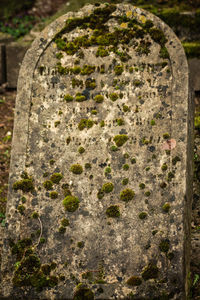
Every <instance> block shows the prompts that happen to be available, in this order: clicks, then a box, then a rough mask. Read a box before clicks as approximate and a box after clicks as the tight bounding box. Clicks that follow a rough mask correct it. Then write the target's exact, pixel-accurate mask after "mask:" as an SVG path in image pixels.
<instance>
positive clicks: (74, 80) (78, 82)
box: [72, 78, 83, 88]
mask: <svg viewBox="0 0 200 300" xmlns="http://www.w3.org/2000/svg"><path fill="white" fill-rule="evenodd" d="M72 87H73V88H75V87H81V88H82V87H83V80H79V79H77V78H72Z"/></svg>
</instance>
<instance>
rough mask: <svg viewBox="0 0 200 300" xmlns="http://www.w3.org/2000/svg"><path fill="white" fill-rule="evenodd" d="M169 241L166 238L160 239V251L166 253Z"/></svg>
mask: <svg viewBox="0 0 200 300" xmlns="http://www.w3.org/2000/svg"><path fill="white" fill-rule="evenodd" d="M169 245H170V242H169V240H168V239H165V240H162V241H161V242H160V244H159V249H160V251H161V252H165V253H167V252H168V251H169Z"/></svg>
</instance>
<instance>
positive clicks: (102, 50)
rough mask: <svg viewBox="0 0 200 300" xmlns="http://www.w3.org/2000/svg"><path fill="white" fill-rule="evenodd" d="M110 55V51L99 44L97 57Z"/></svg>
mask: <svg viewBox="0 0 200 300" xmlns="http://www.w3.org/2000/svg"><path fill="white" fill-rule="evenodd" d="M108 55H109V51H108V50H107V49H105V47H103V46H99V47H98V49H97V52H96V57H99V56H100V57H105V56H108Z"/></svg>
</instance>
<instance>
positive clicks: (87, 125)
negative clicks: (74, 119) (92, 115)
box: [78, 119, 94, 130]
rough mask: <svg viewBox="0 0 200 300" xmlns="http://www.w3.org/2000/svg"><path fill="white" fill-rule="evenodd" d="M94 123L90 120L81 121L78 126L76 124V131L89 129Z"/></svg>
mask: <svg viewBox="0 0 200 300" xmlns="http://www.w3.org/2000/svg"><path fill="white" fill-rule="evenodd" d="M93 124H94V121H92V120H90V119H82V120H81V121H80V122H79V124H78V129H79V130H83V129H85V128H87V129H89V128H91V127H92V126H93Z"/></svg>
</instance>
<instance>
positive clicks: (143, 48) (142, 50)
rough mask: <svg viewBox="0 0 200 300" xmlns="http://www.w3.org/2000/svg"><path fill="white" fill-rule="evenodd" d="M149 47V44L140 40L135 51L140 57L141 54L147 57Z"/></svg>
mask: <svg viewBox="0 0 200 300" xmlns="http://www.w3.org/2000/svg"><path fill="white" fill-rule="evenodd" d="M150 46H151V42H149V41H145V40H142V41H140V43H139V45H138V47H137V48H136V51H137V52H138V54H140V55H142V54H146V55H148V54H149V53H150V52H151V51H150Z"/></svg>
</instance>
